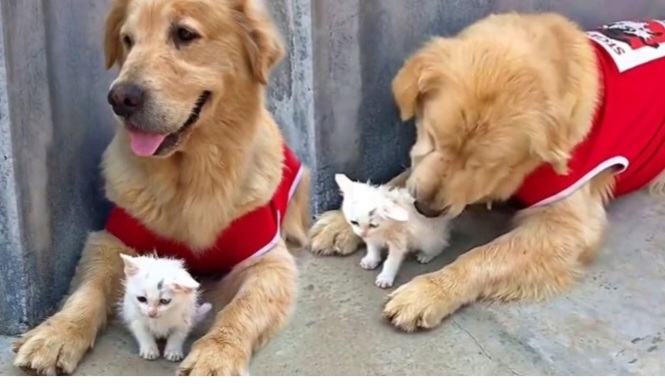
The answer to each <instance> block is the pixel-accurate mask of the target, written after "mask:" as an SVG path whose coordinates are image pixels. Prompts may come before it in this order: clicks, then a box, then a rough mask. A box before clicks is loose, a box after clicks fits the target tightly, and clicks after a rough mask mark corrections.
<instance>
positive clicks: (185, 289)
mask: <svg viewBox="0 0 665 389" xmlns="http://www.w3.org/2000/svg"><path fill="white" fill-rule="evenodd" d="M199 285H200V284H199V283H198V282H196V280H195V279H194V278H192V276H191V275H190V274H189V273H187V272H186V271H185V270H183V271H179V272H178V275H177V276H176V277H175V279H173V281H171V283H170V284H169V287H170V288H171V290H173V291H174V292H182V293H192V292H193V291H195V290H196V289H198V288H199Z"/></svg>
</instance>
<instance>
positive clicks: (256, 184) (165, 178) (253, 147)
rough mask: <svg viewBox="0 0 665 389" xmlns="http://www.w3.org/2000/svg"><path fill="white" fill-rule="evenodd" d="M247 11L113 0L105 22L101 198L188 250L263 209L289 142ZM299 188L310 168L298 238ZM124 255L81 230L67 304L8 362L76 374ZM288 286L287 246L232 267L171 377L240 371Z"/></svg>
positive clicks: (274, 319)
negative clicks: (106, 141)
mask: <svg viewBox="0 0 665 389" xmlns="http://www.w3.org/2000/svg"><path fill="white" fill-rule="evenodd" d="M255 3H257V2H255V1H251V0H153V1H142V0H115V1H114V2H113V5H112V8H111V10H110V13H109V14H108V17H107V22H106V36H105V51H106V58H107V66H108V67H112V66H113V65H115V64H118V65H119V67H120V73H119V75H118V77H117V79H116V80H115V81H114V83H113V88H112V89H111V95H110V96H109V99H110V100H111V101H110V102H111V103H112V104H113V106H114V111H115V112H116V114H117V115H118V116H119V117H121V118H122V120H121V122H122V125H121V128H120V129H119V130H118V132H117V133H116V135H115V137H114V139H113V141H112V143H111V144H110V145H109V146H108V148H107V150H106V152H105V154H104V158H103V174H104V178H105V180H106V194H107V196H108V198H109V199H110V200H111V201H113V202H114V203H115V204H116V205H118V206H120V207H122V208H123V209H125V210H128V211H129V212H131V214H132V215H134V216H135V217H137V218H138V219H139V220H140V222H141V223H142V224H144V225H146V226H148V227H149V228H150V229H151V230H152V231H155V232H156V233H158V234H159V235H160V236H163V237H166V238H169V239H172V240H174V241H178V242H180V243H183V244H185V245H186V246H187V247H190V248H192V250H193V251H197V250H203V249H205V248H207V247H210V246H211V245H212V244H213V243H214V242H215V239H216V237H217V236H218V235H219V234H220V231H224V230H225V229H226V227H227V226H229V225H230V224H231V223H232V222H233V221H234V220H237V218H239V217H240V216H242V215H245V214H247V213H248V212H249V211H251V210H253V209H256V208H257V207H259V206H261V205H263V204H265V203H266V202H268V201H269V200H270V199H271V198H272V196H273V193H274V192H275V190H276V188H277V186H278V184H279V183H280V180H281V177H282V161H283V142H284V140H283V138H282V135H281V133H280V130H279V128H278V127H277V125H276V123H275V121H274V120H273V118H272V117H271V115H270V114H269V113H268V112H267V110H266V109H265V107H264V90H265V84H266V83H267V80H268V76H269V72H270V69H271V68H272V67H273V65H275V63H277V62H278V61H279V59H280V58H281V56H282V53H283V49H282V44H281V41H280V38H279V35H278V33H277V31H276V29H275V28H274V26H273V23H272V22H271V20H270V19H269V17H268V16H267V13H266V12H265V10H264V9H263V8H262V7H260V4H255ZM121 87H122V88H124V89H123V90H122V93H121V98H120V99H119V98H118V96H117V94H118V93H120V92H118V89H119V88H121ZM114 93H115V94H116V95H113V94H114ZM136 128H149V129H153V130H154V131H153V133H151V135H150V136H152V138H151V137H150V136H147V135H146V136H144V137H143V138H141V139H139V140H138V141H136V139H134V140H132V141H131V145H132V146H131V147H130V139H129V138H130V137H131V136H132V134H131V133H132V131H136ZM155 137H157V138H158V139H159V142H154V139H156V138H155ZM157 146H158V147H157ZM308 180H309V179H308V175H307V174H306V176H305V177H304V179H303V181H301V184H300V185H299V186H298V188H297V190H296V192H295V194H294V195H293V197H292V200H291V206H290V207H289V209H288V212H287V214H286V215H285V217H284V220H283V223H282V227H283V229H282V231H283V233H284V234H285V238H291V239H294V240H296V241H298V242H299V243H304V241H305V239H306V231H307V227H308V223H309V216H308V212H309V210H308V209H309V188H308V185H309V183H308ZM283 239H284V238H283ZM120 253H128V254H133V253H134V250H133V249H132V248H130V247H127V246H125V245H124V244H122V243H121V241H120V240H119V239H117V238H116V237H115V236H113V235H111V234H110V233H109V232H107V231H99V232H93V233H91V234H90V235H89V237H88V239H87V241H86V243H85V247H84V249H83V254H82V258H81V261H80V265H79V267H78V270H77V274H76V277H75V278H76V281H75V283H74V284H73V285H74V288H73V292H72V294H71V296H70V297H69V298H68V299H67V300H66V302H65V304H64V306H63V308H62V309H61V310H60V311H59V312H58V313H56V314H55V315H53V316H52V317H50V318H49V319H47V320H46V321H45V322H44V323H42V324H41V325H40V326H38V327H36V328H35V329H33V330H32V331H30V332H28V333H26V334H25V335H24V336H23V337H22V338H21V339H20V340H19V341H18V342H17V343H16V344H15V346H14V349H15V352H16V357H15V361H14V364H15V365H16V366H19V367H23V368H27V369H31V370H34V371H36V372H37V373H41V374H54V373H72V372H73V371H74V370H75V369H76V367H77V365H78V364H79V362H80V361H81V359H82V357H83V356H84V354H85V353H86V351H87V350H89V349H90V348H91V347H93V345H94V343H95V338H96V336H97V334H98V333H99V331H100V330H101V329H102V327H104V325H105V324H106V323H107V320H108V317H109V315H111V314H112V311H113V310H114V306H115V305H116V302H117V301H118V299H119V294H120V292H121V289H122V288H121V278H122V275H123V266H122V260H121V259H120V257H119V254H120ZM296 280H297V271H296V266H295V261H294V258H293V257H292V256H291V254H290V253H289V252H288V251H287V249H286V246H285V243H284V241H283V240H280V241H279V242H278V244H277V246H276V248H274V249H273V250H271V251H269V252H267V253H265V254H263V255H261V256H259V257H258V258H254V259H251V260H248V261H245V262H243V263H241V264H240V265H238V266H236V267H235V268H234V269H233V270H232V271H231V272H230V273H229V274H228V275H226V276H225V277H224V278H223V279H222V280H221V281H220V282H219V283H218V284H217V286H216V287H215V288H214V290H213V294H214V298H215V299H217V300H220V302H221V303H223V304H224V306H223V308H222V309H221V310H220V311H219V313H218V314H217V316H216V318H215V320H214V324H212V327H211V328H210V330H209V331H208V332H207V334H206V335H204V336H203V337H202V338H201V339H199V340H198V341H196V342H195V343H194V345H193V347H192V350H191V352H190V353H189V355H188V357H187V358H186V359H185V360H184V361H183V362H182V364H181V365H180V368H179V370H178V372H179V373H180V374H192V375H222V374H224V375H226V374H244V373H246V372H247V368H248V364H249V361H250V357H251V355H252V353H253V352H254V350H256V349H257V348H258V347H260V346H261V345H262V344H264V343H265V342H266V341H268V340H269V339H270V338H271V336H272V335H273V334H274V333H275V332H276V331H277V330H278V329H279V328H280V327H281V326H282V325H283V324H284V323H285V321H286V320H287V317H288V315H289V313H290V311H291V310H292V307H293V304H294V300H295V291H296Z"/></svg>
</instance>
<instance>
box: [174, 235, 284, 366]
mask: <svg viewBox="0 0 665 389" xmlns="http://www.w3.org/2000/svg"><path fill="white" fill-rule="evenodd" d="M296 279H297V270H296V266H295V260H294V258H293V256H292V255H291V254H290V253H289V252H288V250H287V249H286V247H285V245H284V243H283V242H281V243H280V245H279V246H278V247H276V248H275V249H273V250H272V251H271V252H269V253H268V254H266V255H265V256H264V257H262V258H260V259H258V260H256V261H253V262H252V263H251V264H249V265H247V266H242V265H241V267H240V268H238V269H235V270H234V271H233V272H231V274H229V275H228V276H227V277H225V278H224V280H223V281H222V282H221V283H220V284H219V286H218V288H217V289H216V290H215V291H214V295H215V296H214V298H215V299H216V300H217V301H215V306H216V307H217V306H220V305H224V307H223V308H222V309H221V310H220V311H219V313H218V314H217V317H216V318H215V322H214V324H213V325H212V327H211V328H210V330H209V331H208V333H207V334H206V335H204V336H203V337H201V339H199V340H198V341H196V342H195V343H194V345H193V346H192V351H191V352H190V353H189V355H188V356H187V358H186V359H185V360H184V361H183V362H182V364H181V365H180V368H179V370H178V373H179V374H181V375H242V374H247V373H248V371H247V369H248V366H249V361H250V358H251V356H252V353H253V352H254V351H255V350H256V349H258V348H259V347H261V346H262V345H263V344H265V343H266V342H267V341H268V340H269V339H270V338H271V337H272V336H273V335H274V334H275V333H276V332H277V330H279V329H280V328H281V327H282V326H283V325H284V324H285V323H286V321H287V319H288V316H289V314H290V313H291V311H292V309H293V306H294V304H295V298H296ZM227 302H228V303H227Z"/></svg>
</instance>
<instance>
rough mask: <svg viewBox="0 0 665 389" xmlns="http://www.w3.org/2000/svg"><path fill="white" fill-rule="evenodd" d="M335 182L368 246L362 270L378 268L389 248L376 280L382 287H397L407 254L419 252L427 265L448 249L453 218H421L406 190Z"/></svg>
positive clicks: (345, 210)
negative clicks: (384, 251) (396, 278)
mask: <svg viewBox="0 0 665 389" xmlns="http://www.w3.org/2000/svg"><path fill="white" fill-rule="evenodd" d="M335 181H337V185H339V188H340V189H341V191H342V195H343V196H344V201H343V203H342V212H343V213H344V217H345V218H346V220H347V222H348V223H349V224H350V225H351V228H352V229H353V232H354V233H355V234H356V235H358V236H359V237H361V238H362V239H363V241H364V242H365V244H366V245H367V255H365V257H363V259H362V260H361V261H360V266H361V267H363V268H364V269H374V268H376V267H377V266H378V265H379V263H380V262H381V249H382V248H385V247H387V248H388V257H387V259H386V261H385V263H384V264H383V270H382V271H381V273H380V274H379V275H378V276H377V277H376V285H377V286H378V287H380V288H390V287H392V286H393V282H394V281H395V276H396V275H397V272H398V271H399V267H400V265H401V264H402V261H403V260H404V257H405V256H406V254H407V253H409V252H416V253H417V259H418V261H419V262H421V263H427V262H429V261H431V260H432V259H433V258H434V257H436V256H437V255H438V254H440V253H441V252H442V251H443V249H445V248H446V247H448V239H449V238H450V229H449V222H450V220H449V218H448V217H447V216H439V217H436V218H427V217H425V216H423V215H421V214H420V213H419V212H418V211H417V210H416V208H415V206H414V198H413V197H412V196H411V195H410V194H409V192H408V191H407V190H406V189H403V188H394V189H390V188H388V187H386V186H372V185H370V184H364V183H360V182H354V181H351V180H350V179H349V178H348V177H347V176H345V175H343V174H337V175H336V176H335Z"/></svg>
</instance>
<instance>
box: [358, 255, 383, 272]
mask: <svg viewBox="0 0 665 389" xmlns="http://www.w3.org/2000/svg"><path fill="white" fill-rule="evenodd" d="M379 263H381V258H377V257H375V256H372V255H369V254H367V255H365V256H364V257H363V258H362V259H361V260H360V267H362V268H363V269H365V270H374V269H376V267H377V266H379Z"/></svg>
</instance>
